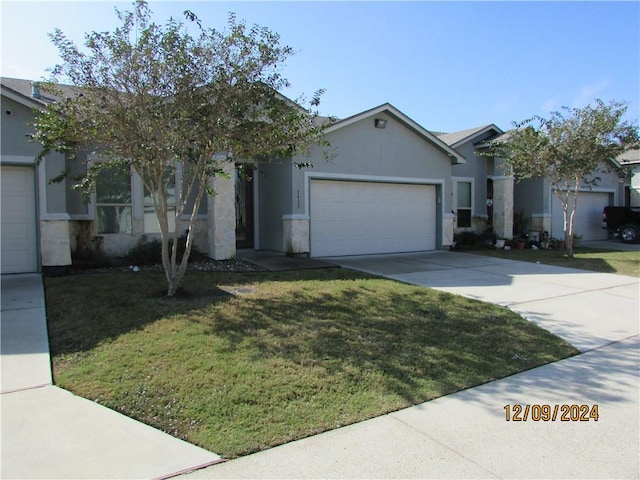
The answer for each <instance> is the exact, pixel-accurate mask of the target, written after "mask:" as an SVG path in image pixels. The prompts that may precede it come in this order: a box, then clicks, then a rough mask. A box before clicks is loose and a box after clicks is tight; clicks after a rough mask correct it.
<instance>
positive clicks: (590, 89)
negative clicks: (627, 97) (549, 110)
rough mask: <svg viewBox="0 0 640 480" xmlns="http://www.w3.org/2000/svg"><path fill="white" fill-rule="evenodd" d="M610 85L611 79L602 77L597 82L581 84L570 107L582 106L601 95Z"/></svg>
mask: <svg viewBox="0 0 640 480" xmlns="http://www.w3.org/2000/svg"><path fill="white" fill-rule="evenodd" d="M610 85H611V79H610V78H609V77H604V78H602V79H600V80H598V81H597V82H594V83H590V84H587V85H585V86H583V87H582V88H581V89H580V91H579V92H578V94H577V95H576V97H575V98H574V100H573V102H572V107H574V108H578V107H584V106H585V105H588V104H589V103H591V102H593V101H594V100H595V99H596V98H598V97H599V96H600V95H602V94H603V93H604V92H605V91H606V90H607V89H608V88H609V86H610Z"/></svg>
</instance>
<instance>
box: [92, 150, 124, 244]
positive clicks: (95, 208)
mask: <svg viewBox="0 0 640 480" xmlns="http://www.w3.org/2000/svg"><path fill="white" fill-rule="evenodd" d="M96 162H97V161H92V163H96ZM133 175H134V172H133V170H132V169H129V188H130V194H131V197H130V202H129V203H126V204H125V203H117V204H116V203H102V202H99V201H98V189H99V188H100V186H99V183H100V182H99V179H98V181H97V182H96V190H95V192H94V193H93V195H92V200H93V201H92V202H91V203H92V205H91V208H92V211H93V215H94V221H95V228H96V233H97V235H133V234H134V233H135V232H134V231H135V215H134V205H135V197H134V189H133V182H134V178H133ZM101 206H106V207H118V206H125V207H126V206H128V207H129V208H130V210H131V220H130V221H131V231H129V232H99V231H98V208H100V207H101Z"/></svg>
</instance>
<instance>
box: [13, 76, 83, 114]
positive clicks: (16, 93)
mask: <svg viewBox="0 0 640 480" xmlns="http://www.w3.org/2000/svg"><path fill="white" fill-rule="evenodd" d="M37 83H46V82H44V81H38V80H36V81H31V80H24V79H22V78H10V77H0V84H1V86H2V95H4V96H6V97H7V98H11V99H12V100H14V101H16V102H18V103H21V104H22V105H24V106H26V107H28V108H38V107H42V106H46V105H49V104H51V103H55V102H56V101H58V100H61V98H63V97H74V96H75V95H77V94H78V90H79V89H78V88H77V87H73V86H71V85H64V84H60V83H56V84H55V87H56V89H57V91H58V93H60V94H61V95H62V96H63V97H61V96H53V95H52V94H51V93H48V92H44V91H39V92H38V93H39V95H38V96H34V90H33V84H37Z"/></svg>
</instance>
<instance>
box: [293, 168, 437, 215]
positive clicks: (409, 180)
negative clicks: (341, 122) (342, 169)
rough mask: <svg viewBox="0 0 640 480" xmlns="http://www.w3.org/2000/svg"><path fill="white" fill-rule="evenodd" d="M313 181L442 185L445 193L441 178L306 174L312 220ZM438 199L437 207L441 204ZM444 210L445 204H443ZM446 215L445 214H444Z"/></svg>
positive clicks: (306, 204)
mask: <svg viewBox="0 0 640 480" xmlns="http://www.w3.org/2000/svg"><path fill="white" fill-rule="evenodd" d="M311 180H337V181H345V182H368V183H398V184H402V183H404V184H409V185H440V186H441V187H442V194H443V195H444V191H445V185H444V184H445V182H444V180H443V179H441V178H413V177H387V176H382V177H380V176H375V175H352V174H344V173H322V172H304V215H305V216H307V217H309V218H311V215H310V213H309V203H310V201H311ZM439 200H440V199H439V198H438V197H436V205H437V204H438V202H439ZM442 208H443V209H444V202H442ZM443 213H444V212H443Z"/></svg>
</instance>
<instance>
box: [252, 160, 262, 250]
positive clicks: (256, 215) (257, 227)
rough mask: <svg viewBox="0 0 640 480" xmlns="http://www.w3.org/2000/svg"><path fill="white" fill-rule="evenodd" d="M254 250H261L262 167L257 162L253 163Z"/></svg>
mask: <svg viewBox="0 0 640 480" xmlns="http://www.w3.org/2000/svg"><path fill="white" fill-rule="evenodd" d="M253 165H254V167H255V168H254V169H253V176H252V177H251V180H252V182H253V249H254V250H260V190H259V187H258V179H259V178H260V175H259V171H260V166H259V164H258V163H257V162H253Z"/></svg>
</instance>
